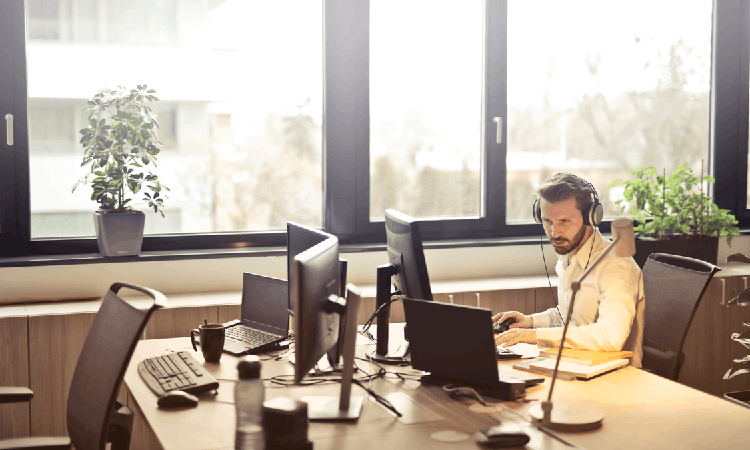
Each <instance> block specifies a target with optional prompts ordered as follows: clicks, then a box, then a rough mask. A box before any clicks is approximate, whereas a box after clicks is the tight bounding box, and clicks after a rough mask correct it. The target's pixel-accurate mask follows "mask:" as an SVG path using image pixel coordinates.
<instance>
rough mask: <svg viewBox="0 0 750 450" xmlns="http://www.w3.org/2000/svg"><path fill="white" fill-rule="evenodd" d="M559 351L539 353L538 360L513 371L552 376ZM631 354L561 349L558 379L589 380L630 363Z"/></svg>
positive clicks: (522, 363) (520, 364)
mask: <svg viewBox="0 0 750 450" xmlns="http://www.w3.org/2000/svg"><path fill="white" fill-rule="evenodd" d="M558 350H559V349H557V348H550V349H547V350H542V351H540V352H539V356H540V357H539V358H536V359H533V360H530V361H524V362H521V363H518V364H514V365H513V368H514V369H519V370H525V371H528V372H535V373H541V374H544V375H552V373H553V372H554V370H555V361H556V359H557V352H558ZM632 356H633V352H628V351H621V352H596V351H592V350H575V349H570V348H565V349H563V352H562V356H561V357H560V366H559V367H558V372H557V373H558V377H560V378H562V379H567V380H573V379H576V378H583V379H589V378H591V377H595V376H597V375H600V374H602V373H605V372H609V371H610V370H615V369H619V368H620V367H624V366H626V365H628V364H629V363H630V360H629V359H628V358H631V357H632Z"/></svg>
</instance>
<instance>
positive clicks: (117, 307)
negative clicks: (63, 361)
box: [0, 283, 167, 450]
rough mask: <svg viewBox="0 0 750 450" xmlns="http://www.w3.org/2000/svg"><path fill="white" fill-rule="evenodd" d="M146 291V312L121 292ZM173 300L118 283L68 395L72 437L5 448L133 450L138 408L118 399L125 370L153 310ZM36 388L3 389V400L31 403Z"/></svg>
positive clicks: (1, 444)
mask: <svg viewBox="0 0 750 450" xmlns="http://www.w3.org/2000/svg"><path fill="white" fill-rule="evenodd" d="M123 287H126V288H129V289H133V290H136V291H140V292H142V293H144V294H146V295H148V296H149V297H151V298H152V299H153V300H154V302H153V304H152V305H151V306H150V307H149V308H148V309H147V310H145V311H141V310H139V309H136V308H135V307H133V306H131V305H130V304H129V303H127V302H125V301H124V300H122V299H121V298H120V297H118V296H117V292H118V291H119V290H120V288H123ZM166 304H167V299H166V298H165V297H164V295H163V294H161V293H160V292H157V291H154V290H153V289H149V288H145V287H140V286H133V285H129V284H125V283H114V284H113V285H112V286H110V288H109V290H108V291H107V294H106V295H105V296H104V299H103V300H102V305H101V307H100V308H99V311H98V312H97V313H96V316H95V317H94V323H93V324H92V325H91V328H90V329H89V333H88V335H87V336H86V341H85V342H84V344H83V348H82V349H81V354H80V355H79V356H78V363H77V364H76V368H75V372H74V373H73V379H72V381H71V383H70V391H69V395H68V410H67V419H68V434H69V435H70V437H69V438H68V437H55V438H42V437H30V438H18V439H10V440H2V441H0V449H19V450H20V449H39V450H41V449H44V450H63V449H69V448H70V446H71V444H72V445H73V446H75V449H76V450H103V449H105V448H106V446H107V444H108V443H111V444H112V446H111V449H112V450H127V449H128V448H129V446H130V434H131V432H132V429H133V412H132V411H131V410H130V409H128V407H127V406H125V405H123V404H122V403H120V402H118V401H117V393H118V391H119V388H120V384H121V383H122V378H123V377H124V376H125V370H126V369H127V367H128V364H129V363H130V358H131V357H132V356H133V351H134V350H135V346H136V344H137V343H138V339H139V338H140V336H141V333H142V332H143V329H144V328H145V326H146V323H147V322H148V319H149V318H150V317H151V314H152V313H153V312H154V311H155V310H157V309H159V308H162V307H164V306H166ZM32 397H33V392H32V391H31V390H29V389H26V388H2V389H0V403H7V402H14V401H15V402H17V401H28V400H30V399H31V398H32Z"/></svg>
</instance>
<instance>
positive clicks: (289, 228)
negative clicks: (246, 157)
mask: <svg viewBox="0 0 750 450" xmlns="http://www.w3.org/2000/svg"><path fill="white" fill-rule="evenodd" d="M286 236H287V238H286V239H287V240H286V247H287V256H286V258H287V280H291V279H292V270H293V267H292V264H293V263H294V257H295V256H297V255H299V254H300V253H302V252H304V251H305V250H308V249H310V248H312V247H314V246H315V245H317V244H320V243H321V242H323V241H325V240H326V239H329V238H331V237H333V235H332V234H329V233H326V232H325V231H321V230H318V229H315V228H311V227H308V226H305V225H300V224H298V223H294V222H287V224H286ZM339 263H340V265H341V279H340V286H341V292H340V293H339V294H338V295H340V296H341V297H345V295H346V292H345V287H346V269H347V262H346V260H345V259H341V257H339ZM288 308H289V311H291V313H292V314H296V313H297V312H296V310H295V306H294V303H293V302H292V292H291V290H290V291H289V306H288ZM292 320H294V319H292ZM345 321H346V315H345V314H343V313H342V314H341V321H340V323H339V328H340V329H343V328H344V322H345ZM343 348H344V340H343V338H341V337H340V338H339V342H338V344H337V345H335V346H333V347H332V348H331V350H330V351H329V352H328V362H329V364H330V365H331V369H332V370H333V371H336V372H337V371H340V370H341V354H342V352H343Z"/></svg>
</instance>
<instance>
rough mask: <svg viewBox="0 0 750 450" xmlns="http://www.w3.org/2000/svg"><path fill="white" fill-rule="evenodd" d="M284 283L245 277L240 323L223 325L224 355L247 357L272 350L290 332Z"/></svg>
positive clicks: (284, 281) (266, 278)
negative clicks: (224, 332) (225, 353)
mask: <svg viewBox="0 0 750 450" xmlns="http://www.w3.org/2000/svg"><path fill="white" fill-rule="evenodd" d="M288 291H289V288H288V284H287V281H286V280H281V279H279V278H273V277H267V276H263V275H256V274H254V273H245V274H243V278H242V306H241V315H240V319H237V320H232V321H230V322H227V323H225V324H224V328H225V331H226V335H225V336H226V337H225V339H224V351H225V352H227V353H230V354H232V355H246V354H250V353H259V352H264V351H268V350H271V349H272V348H273V347H274V346H275V345H276V344H278V343H279V342H281V341H283V340H285V339H286V338H287V335H288V332H289V310H288V309H287V307H288V305H289V295H288Z"/></svg>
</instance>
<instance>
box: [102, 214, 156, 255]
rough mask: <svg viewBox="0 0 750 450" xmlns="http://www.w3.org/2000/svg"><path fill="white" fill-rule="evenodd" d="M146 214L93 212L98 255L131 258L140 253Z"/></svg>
mask: <svg viewBox="0 0 750 450" xmlns="http://www.w3.org/2000/svg"><path fill="white" fill-rule="evenodd" d="M145 223H146V214H144V213H143V212H142V211H122V212H106V213H103V212H101V211H95V212H94V228H95V229H96V243H97V245H99V253H101V254H102V255H104V256H133V255H139V254H140V253H141V244H142V243H143V227H144V225H145Z"/></svg>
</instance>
